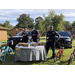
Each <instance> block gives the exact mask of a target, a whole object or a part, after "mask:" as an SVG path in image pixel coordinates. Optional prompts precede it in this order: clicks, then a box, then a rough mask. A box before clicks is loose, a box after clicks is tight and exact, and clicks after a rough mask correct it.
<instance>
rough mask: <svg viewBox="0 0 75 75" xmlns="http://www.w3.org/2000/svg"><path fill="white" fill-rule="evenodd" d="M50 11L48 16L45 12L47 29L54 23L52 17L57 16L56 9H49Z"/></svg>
mask: <svg viewBox="0 0 75 75" xmlns="http://www.w3.org/2000/svg"><path fill="white" fill-rule="evenodd" d="M48 13H49V14H48V16H45V14H43V16H44V25H45V26H44V28H45V31H47V30H49V26H50V25H53V24H52V19H53V17H54V16H55V11H54V10H49V11H48Z"/></svg>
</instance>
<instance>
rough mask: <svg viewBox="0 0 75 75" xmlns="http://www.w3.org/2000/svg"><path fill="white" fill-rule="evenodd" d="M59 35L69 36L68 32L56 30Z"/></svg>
mask: <svg viewBox="0 0 75 75" xmlns="http://www.w3.org/2000/svg"><path fill="white" fill-rule="evenodd" d="M58 34H60V35H61V36H70V35H71V34H70V32H58Z"/></svg>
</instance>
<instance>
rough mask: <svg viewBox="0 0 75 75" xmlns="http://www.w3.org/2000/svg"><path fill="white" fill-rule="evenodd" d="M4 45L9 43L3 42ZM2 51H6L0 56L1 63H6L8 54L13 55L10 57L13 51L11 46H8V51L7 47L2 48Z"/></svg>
mask: <svg viewBox="0 0 75 75" xmlns="http://www.w3.org/2000/svg"><path fill="white" fill-rule="evenodd" d="M3 43H8V42H3ZM1 50H4V51H3V52H1V54H0V60H1V62H4V61H5V59H6V55H7V53H10V52H11V54H10V55H9V56H11V55H12V54H13V50H12V48H10V47H9V46H7V48H6V49H5V46H4V47H3V48H1ZM2 58H4V59H3V60H2Z"/></svg>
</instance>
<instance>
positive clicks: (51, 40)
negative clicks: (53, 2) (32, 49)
mask: <svg viewBox="0 0 75 75" xmlns="http://www.w3.org/2000/svg"><path fill="white" fill-rule="evenodd" d="M55 35H57V36H58V39H57V40H55ZM59 38H60V35H59V34H58V33H57V32H56V31H54V30H53V26H50V30H49V31H48V32H47V36H46V55H47V54H48V51H49V48H50V47H51V49H52V52H53V54H52V59H54V57H55V43H56V42H57V41H58V40H59Z"/></svg>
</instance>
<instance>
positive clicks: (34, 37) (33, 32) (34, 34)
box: [31, 27, 38, 42]
mask: <svg viewBox="0 0 75 75" xmlns="http://www.w3.org/2000/svg"><path fill="white" fill-rule="evenodd" d="M32 30H33V31H32V33H31V35H32V39H33V42H37V36H38V31H37V30H35V28H34V27H33V29H32Z"/></svg>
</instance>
